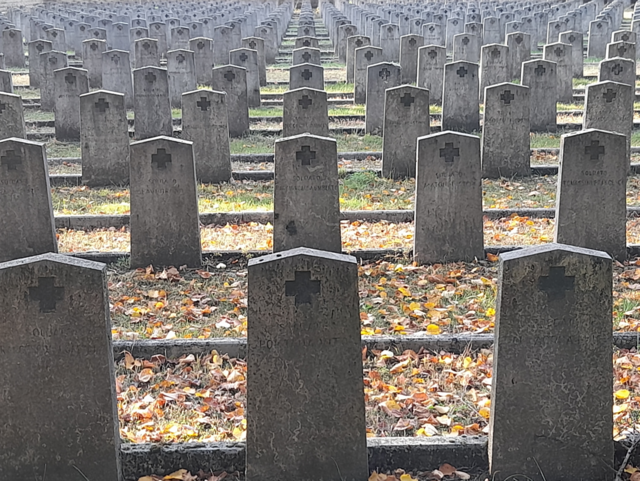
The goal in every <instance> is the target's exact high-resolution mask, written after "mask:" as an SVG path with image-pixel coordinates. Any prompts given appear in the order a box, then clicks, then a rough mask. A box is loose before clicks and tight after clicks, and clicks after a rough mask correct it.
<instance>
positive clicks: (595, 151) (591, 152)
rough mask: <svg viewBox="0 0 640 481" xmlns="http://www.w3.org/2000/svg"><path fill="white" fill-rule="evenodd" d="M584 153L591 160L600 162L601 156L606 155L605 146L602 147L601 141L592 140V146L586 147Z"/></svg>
mask: <svg viewBox="0 0 640 481" xmlns="http://www.w3.org/2000/svg"><path fill="white" fill-rule="evenodd" d="M584 153H585V154H586V155H588V156H589V158H590V159H591V160H598V159H599V158H600V156H601V155H604V145H600V141H598V140H592V141H591V145H585V147H584Z"/></svg>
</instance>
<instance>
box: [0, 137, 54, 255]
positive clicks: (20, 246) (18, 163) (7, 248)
mask: <svg viewBox="0 0 640 481" xmlns="http://www.w3.org/2000/svg"><path fill="white" fill-rule="evenodd" d="M0 186H2V189H0V262H6V261H10V260H14V259H19V258H21V257H28V256H34V255H38V254H43V253H45V252H58V243H57V240H56V230H55V226H54V223H53V208H52V207H51V189H50V186H49V171H48V169H47V158H46V155H45V149H44V144H39V143H36V142H31V141H28V140H22V139H15V138H10V139H7V140H2V141H0Z"/></svg>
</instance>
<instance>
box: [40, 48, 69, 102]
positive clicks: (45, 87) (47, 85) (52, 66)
mask: <svg viewBox="0 0 640 481" xmlns="http://www.w3.org/2000/svg"><path fill="white" fill-rule="evenodd" d="M66 66H67V54H66V53H64V52H58V51H56V50H51V51H49V52H44V53H41V54H40V68H41V72H42V76H41V77H40V108H41V109H42V110H48V111H53V107H54V105H55V84H54V80H53V72H54V70H58V69H61V68H65V67H66Z"/></svg>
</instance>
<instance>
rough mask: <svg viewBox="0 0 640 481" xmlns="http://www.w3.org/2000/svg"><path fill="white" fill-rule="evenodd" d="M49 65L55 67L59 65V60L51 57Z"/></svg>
mask: <svg viewBox="0 0 640 481" xmlns="http://www.w3.org/2000/svg"><path fill="white" fill-rule="evenodd" d="M49 63H50V64H51V65H55V64H57V63H58V59H57V58H55V57H49Z"/></svg>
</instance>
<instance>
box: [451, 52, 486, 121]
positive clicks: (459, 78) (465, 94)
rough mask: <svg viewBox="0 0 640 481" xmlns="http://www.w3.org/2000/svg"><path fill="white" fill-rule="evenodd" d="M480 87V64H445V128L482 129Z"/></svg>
mask: <svg viewBox="0 0 640 481" xmlns="http://www.w3.org/2000/svg"><path fill="white" fill-rule="evenodd" d="M478 89H479V81H478V64H475V63H469V62H453V63H448V64H446V65H445V66H444V88H443V94H442V129H443V130H455V131H459V132H473V131H476V130H480V107H479V100H478V97H479V95H478V94H479V92H478Z"/></svg>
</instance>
